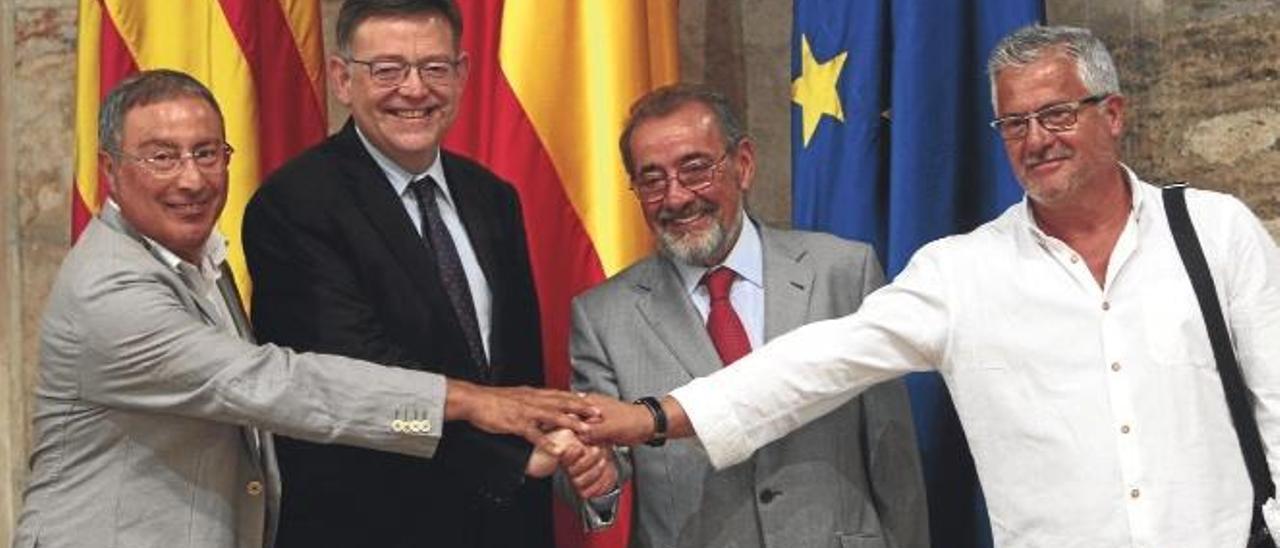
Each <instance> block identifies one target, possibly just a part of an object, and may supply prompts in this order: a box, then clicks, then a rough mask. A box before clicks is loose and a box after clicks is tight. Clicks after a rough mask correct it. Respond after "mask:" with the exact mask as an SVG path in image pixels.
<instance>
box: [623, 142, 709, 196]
mask: <svg viewBox="0 0 1280 548" xmlns="http://www.w3.org/2000/svg"><path fill="white" fill-rule="evenodd" d="M728 159H729V151H728V150H725V151H724V154H723V155H721V156H720V159H719V160H710V159H707V158H697V159H693V160H689V161H688V162H685V163H683V164H680V166H679V167H677V168H676V170H675V173H667V172H666V171H663V170H662V169H660V168H656V167H655V168H652V169H649V170H647V171H644V172H642V173H640V174H639V175H637V176H635V177H633V178H632V179H631V190H632V191H633V192H635V193H636V197H638V198H640V201H641V202H644V203H647V204H652V203H657V202H661V201H662V199H663V198H665V197H666V196H667V190H668V189H669V188H670V187H671V181H672V180H673V179H674V180H675V181H676V183H678V184H679V185H680V186H682V187H684V188H685V190H688V191H690V192H702V191H703V190H706V189H707V188H708V187H710V186H711V183H713V182H715V178H716V173H717V172H718V171H720V168H721V167H723V166H724V163H725V160H728Z"/></svg>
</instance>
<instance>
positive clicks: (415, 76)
mask: <svg viewBox="0 0 1280 548" xmlns="http://www.w3.org/2000/svg"><path fill="white" fill-rule="evenodd" d="M430 90H431V86H430V85H428V84H427V81H426V80H424V79H423V78H422V71H420V70H418V69H417V67H410V68H409V75H408V76H407V77H405V79H404V81H403V82H400V85H399V86H396V91H397V92H399V93H400V94H401V95H406V96H409V97H421V96H423V95H426V94H427V92H429V91H430Z"/></svg>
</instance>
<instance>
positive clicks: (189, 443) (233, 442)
mask: <svg viewBox="0 0 1280 548" xmlns="http://www.w3.org/2000/svg"><path fill="white" fill-rule="evenodd" d="M224 272H226V270H225V269H224ZM228 276H229V275H228ZM228 276H224V278H223V281H224V282H225V285H223V286H222V287H220V290H221V291H222V292H223V295H224V297H230V296H231V295H232V294H233V293H234V288H233V286H232V284H231V281H230V279H229V277H228ZM230 305H231V306H230V308H232V309H233V312H232V315H233V316H235V318H233V319H234V320H235V322H234V323H235V324H237V325H228V324H227V322H226V320H225V319H223V318H222V316H221V315H219V314H217V313H216V312H215V309H214V307H213V303H210V302H209V301H208V300H207V299H206V298H205V297H204V296H203V295H200V294H197V293H196V292H195V291H193V290H192V289H191V288H189V287H188V286H187V284H186V283H185V282H184V281H183V278H182V277H180V276H179V275H178V274H177V273H176V272H174V271H173V270H171V269H170V268H169V267H168V266H167V265H165V264H164V263H163V262H162V261H161V260H160V259H159V258H158V257H157V256H156V255H154V254H153V252H152V250H151V248H150V245H149V244H148V243H146V242H145V240H143V239H141V238H139V237H138V235H137V234H136V233H135V232H134V231H133V230H132V229H131V228H129V227H128V226H127V225H126V224H125V223H124V221H123V219H121V218H120V217H119V215H118V214H117V213H116V212H115V210H113V209H111V208H105V209H104V210H103V214H102V216H101V217H100V218H98V219H95V220H94V221H92V222H91V223H90V224H89V226H88V228H87V229H86V230H85V232H84V234H83V235H82V236H81V239H80V241H79V242H78V243H77V244H76V245H75V247H73V248H72V250H71V251H70V253H68V255H67V257H66V259H65V260H64V262H63V264H62V268H61V270H60V271H59V272H58V277H57V279H56V281H55V282H54V286H53V290H52V293H51V294H50V296H49V301H48V305H47V308H46V310H45V314H44V320H43V324H42V329H41V345H40V367H39V378H38V380H37V386H36V394H35V395H36V401H35V411H34V430H35V440H34V447H33V449H32V454H31V459H30V465H31V474H30V479H29V482H28V485H27V488H26V492H25V495H24V506H23V510H22V514H21V517H20V519H19V523H18V528H17V534H16V536H15V537H14V544H13V545H14V546H15V547H16V548H31V547H35V546H40V547H41V548H46V547H93V548H111V547H120V548H144V547H156V548H178V547H202V548H204V547H238V548H250V547H252V548H260V547H262V546H269V545H270V544H271V539H272V534H273V532H274V530H275V516H277V515H278V512H277V509H278V508H279V498H280V496H281V487H280V484H279V476H278V474H277V472H276V468H275V455H274V451H273V448H272V447H273V446H272V440H271V437H270V436H269V435H266V434H265V432H261V431H260V430H258V429H259V428H261V429H264V430H272V431H275V432H279V433H282V434H288V435H290V436H294V437H299V438H303V439H309V440H316V441H324V442H330V443H344V444H351V445H362V446H368V447H376V448H379V449H384V450H388V451H396V452H400V453H405V454H409V455H417V456H421V457H429V456H431V455H432V453H433V452H434V451H435V448H436V445H437V444H438V442H439V434H438V433H439V432H440V431H441V428H440V426H442V425H441V420H442V419H443V417H441V416H439V415H440V409H442V408H443V406H442V405H441V404H440V399H441V398H443V397H444V380H443V378H442V377H439V376H435V375H430V374H425V373H420V372H411V371H408V370H404V369H396V368H388V367H382V366H377V365H373V364H369V363H366V362H357V361H355V360H350V359H347V358H341V357H336V356H325V355H318V354H297V353H294V352H292V351H290V350H288V349H285V348H280V347H276V346H272V345H265V346H255V345H253V344H252V343H251V342H250V341H247V340H245V339H246V338H247V327H248V326H247V323H246V322H244V321H243V319H244V315H243V312H242V311H240V310H238V308H239V307H238V300H235V299H232V302H231V303H230ZM237 333H238V334H237ZM406 420H408V421H412V422H411V423H410V422H405V421H406ZM409 424H412V425H413V426H414V428H408V427H406V425H409ZM428 487H429V486H424V488H428Z"/></svg>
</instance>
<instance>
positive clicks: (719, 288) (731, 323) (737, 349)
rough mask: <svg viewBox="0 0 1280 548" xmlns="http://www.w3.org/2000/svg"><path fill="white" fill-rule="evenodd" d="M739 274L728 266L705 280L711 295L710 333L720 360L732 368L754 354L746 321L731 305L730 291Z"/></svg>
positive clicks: (708, 329) (710, 273)
mask: <svg viewBox="0 0 1280 548" xmlns="http://www.w3.org/2000/svg"><path fill="white" fill-rule="evenodd" d="M737 277H738V275H737V273H735V272H734V271H733V270H730V269H729V268H727V267H723V266H722V267H718V268H716V269H715V270H712V271H711V272H708V273H707V275H706V276H704V277H703V278H702V283H704V284H706V286H707V293H708V294H709V295H711V311H710V313H708V314H707V332H708V333H709V334H710V335H711V344H713V345H715V347H716V353H717V354H720V361H722V362H724V364H725V365H729V364H731V363H733V362H735V361H737V360H738V358H741V357H743V356H746V355H747V354H748V353H749V352H751V339H748V338H747V330H746V329H743V328H742V320H740V319H739V318H738V313H737V312H735V311H734V310H733V303H731V302H729V288H730V287H732V286H733V280H734V279H735V278H737Z"/></svg>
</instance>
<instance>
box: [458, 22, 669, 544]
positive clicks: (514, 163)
mask: <svg viewBox="0 0 1280 548" xmlns="http://www.w3.org/2000/svg"><path fill="white" fill-rule="evenodd" d="M458 4H459V7H460V8H461V9H462V11H463V20H464V21H465V22H466V26H465V29H464V31H463V49H464V50H465V51H467V52H468V54H469V55H471V58H472V62H471V75H470V77H469V81H468V82H467V89H466V92H465V95H464V97H463V103H462V109H461V114H460V116H459V118H458V121H457V122H456V123H455V125H454V127H453V129H452V130H451V131H450V133H449V136H448V138H447V139H446V142H445V146H446V147H448V148H449V149H451V150H455V151H458V152H460V153H462V154H465V155H467V156H470V157H472V158H475V159H476V160H477V161H479V162H481V163H483V164H485V165H486V166H488V167H489V169H491V170H493V171H494V172H495V173H497V174H498V175H499V176H501V177H502V178H503V179H506V180H507V181H510V182H511V183H513V184H514V185H515V186H516V188H517V189H518V190H519V192H520V200H521V203H522V205H523V209H524V221H525V226H526V229H527V232H528V238H529V250H530V255H531V260H532V262H533V275H534V281H535V283H536V284H537V288H538V300H539V302H540V304H541V309H542V329H543V341H544V344H543V347H544V352H545V355H546V361H545V363H546V373H547V382H548V384H549V385H550V386H556V387H565V386H567V385H568V380H569V364H568V338H569V321H570V320H569V300H570V299H571V298H573V296H574V295H576V294H577V293H579V292H581V291H582V290H584V289H587V288H589V287H591V286H592V285H595V284H596V283H598V282H600V281H601V280H603V279H604V278H605V277H606V276H609V275H612V274H614V273H616V272H617V271H619V270H621V269H622V268H623V267H625V266H627V265H629V264H631V263H632V262H634V261H635V260H636V259H639V258H640V257H642V256H643V255H645V254H647V253H649V251H650V249H651V245H652V243H651V240H650V238H649V235H648V230H647V228H646V227H645V224H644V219H643V217H642V215H641V213H640V208H639V206H638V204H637V203H636V200H635V198H634V197H633V196H632V195H631V192H630V191H629V190H628V182H627V176H626V172H625V170H624V169H623V167H622V160H621V158H620V157H619V154H618V146H617V143H618V136H619V134H620V133H621V132H622V124H623V121H624V120H625V119H626V114H627V109H628V108H629V107H630V105H631V103H632V102H633V101H635V100H636V99H637V98H639V97H640V96H641V95H643V94H644V93H645V92H648V91H649V90H652V89H654V88H657V87H658V86H661V85H664V84H669V83H672V82H675V81H676V79H677V78H678V76H679V70H678V66H677V62H678V54H677V50H676V32H677V28H676V19H677V17H676V14H677V2H676V0H607V1H603V0H602V1H596V0H591V1H556V2H548V1H546V0H505V1H504V0H469V1H464V2H458ZM628 516H629V503H626V502H625V501H624V505H623V508H622V511H621V512H620V523H618V524H617V525H615V526H614V527H613V528H612V529H610V530H609V531H608V532H606V533H602V534H598V535H591V536H589V537H586V536H584V535H583V534H582V533H581V530H582V525H581V524H580V523H579V522H578V518H577V516H576V515H574V513H573V512H572V511H569V510H568V509H567V508H565V507H563V506H560V507H558V508H557V539H558V544H559V546H561V547H562V548H568V547H578V546H593V547H606V546H608V547H615V546H616V547H622V546H626V540H627V534H628V521H629V520H628V519H627V517H628Z"/></svg>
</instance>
